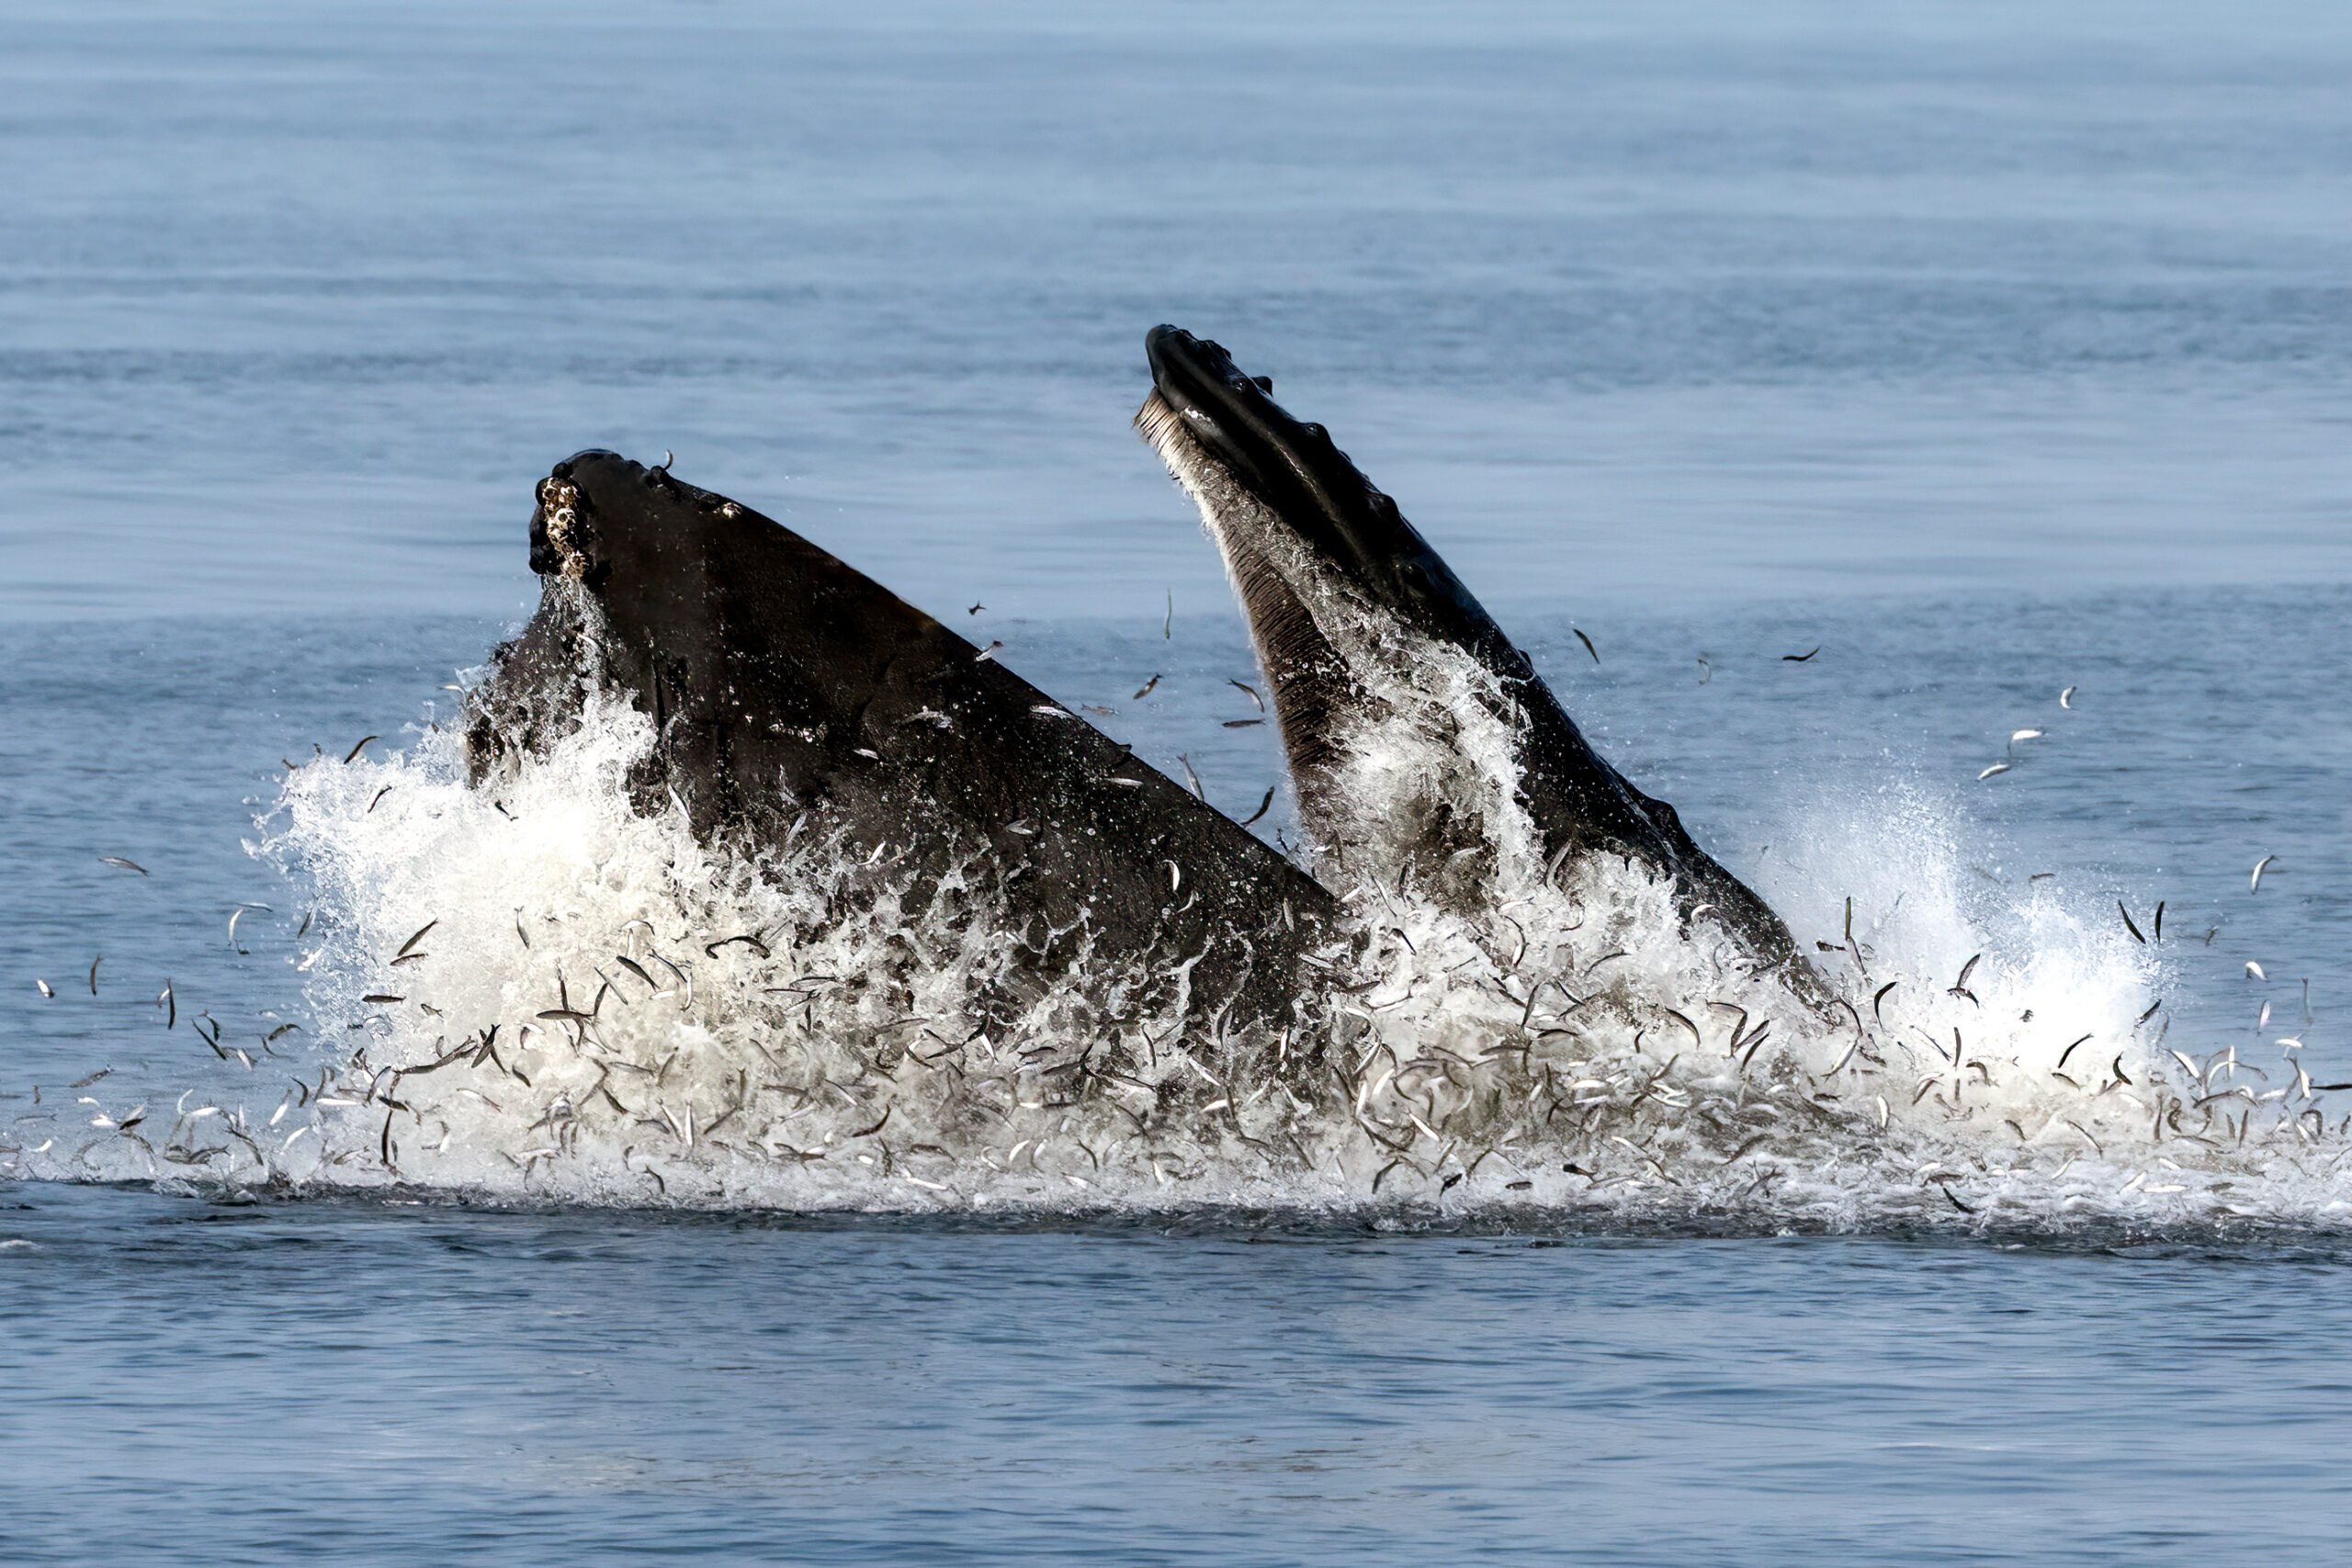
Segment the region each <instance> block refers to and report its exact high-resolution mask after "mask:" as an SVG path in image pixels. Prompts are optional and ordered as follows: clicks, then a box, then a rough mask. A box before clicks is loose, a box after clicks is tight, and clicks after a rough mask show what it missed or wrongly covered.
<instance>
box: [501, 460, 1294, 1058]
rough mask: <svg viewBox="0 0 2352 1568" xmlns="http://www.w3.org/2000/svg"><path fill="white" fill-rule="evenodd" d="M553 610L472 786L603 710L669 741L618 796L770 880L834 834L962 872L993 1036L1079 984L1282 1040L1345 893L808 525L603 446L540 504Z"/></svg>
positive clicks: (927, 872) (923, 887)
mask: <svg viewBox="0 0 2352 1568" xmlns="http://www.w3.org/2000/svg"><path fill="white" fill-rule="evenodd" d="M531 565H532V567H533V569H534V570H537V572H538V573H539V575H540V577H541V580H542V592H541V599H540V604H539V607H538V610H537V613H536V614H535V615H533V616H532V618H531V620H530V622H529V624H528V625H527V626H526V627H525V628H524V630H523V632H522V634H521V636H520V637H517V638H516V639H515V641H513V642H510V643H507V644H505V645H503V646H502V647H501V648H500V649H498V650H497V652H496V654H495V655H494V659H493V669H492V673H491V674H490V676H489V677H488V678H487V679H486V680H485V681H483V682H481V684H480V685H479V686H477V687H476V688H475V689H474V691H473V693H472V694H471V695H470V698H469V710H470V711H469V725H468V731H467V745H468V754H469V765H470V767H471V769H472V771H473V773H474V775H475V777H476V780H477V782H478V783H480V782H482V781H484V780H487V779H490V778H492V777H493V776H494V775H495V774H496V773H498V772H499V770H501V769H502V768H505V767H509V766H514V765H516V764H517V763H518V762H519V761H520V760H521V759H522V758H524V757H525V756H526V755H527V754H530V753H534V752H538V751H543V750H545V749H546V748H547V746H548V744H549V743H550V742H551V741H552V740H554V739H557V738H558V737H560V736H561V735H563V734H565V733H568V732H569V731H570V730H571V729H572V728H576V727H577V726H578V725H579V723H580V722H581V718H582V713H583V711H585V709H586V707H587V705H589V704H590V703H591V702H592V701H593V700H594V698H595V697H596V696H597V695H598V694H599V693H602V694H605V695H606V696H608V697H611V698H614V699H616V700H621V701H626V702H627V703H628V704H629V705H632V706H634V707H635V708H637V709H638V710H639V711H640V712H641V713H643V714H644V715H646V716H649V717H650V719H651V721H652V724H653V726H654V729H655V736H656V739H655V741H654V743H653V747H652V750H651V752H650V755H649V756H648V757H647V758H646V759H645V760H644V761H642V762H640V763H639V765H638V767H637V769H636V771H635V773H634V774H633V776H632V777H631V778H630V780H629V788H630V791H631V794H632V796H633V799H634V801H635V803H636V805H637V806H638V807H639V809H640V810H642V811H647V812H651V811H658V810H661V809H664V808H666V807H668V805H669V803H670V802H671V801H672V800H673V799H674V800H675V802H676V803H677V804H678V805H679V806H680V807H683V808H684V813H685V816H686V818H687V820H688V822H689V823H690V824H691V826H692V828H693V829H694V831H695V833H696V834H697V835H698V836H700V837H703V838H706V839H709V840H719V841H722V842H724V843H726V844H727V845H728V846H729V848H731V849H735V850H740V851H741V853H742V855H743V856H744V858H745V859H746V860H747V861H749V862H750V863H752V864H754V865H757V864H759V863H761V862H762V860H763V857H764V856H768V855H770V854H772V852H774V851H775V850H776V849H777V848H778V847H779V846H782V845H784V844H786V843H787V842H788V841H794V840H797V841H800V842H804V843H805V842H817V841H831V842H833V843H835V844H837V846H838V849H839V851H840V853H839V854H838V856H837V857H836V858H837V859H838V860H839V861H840V862H842V863H847V864H852V865H856V866H859V867H861V868H863V867H865V866H868V865H870V866H871V867H872V869H871V870H870V871H861V875H862V876H864V877H865V882H866V886H865V890H864V891H863V892H861V891H860V889H859V888H858V887H856V886H853V887H850V888H848V889H845V890H844V892H843V894H842V897H875V896H879V895H880V894H881V893H883V892H886V891H887V894H888V897H897V898H899V899H901V900H905V901H909V902H910V903H911V902H916V901H920V900H922V899H923V898H924V897H927V896H929V894H930V893H931V892H933V890H936V889H937V888H939V887H940V886H943V885H944V884H950V883H953V884H954V885H955V886H956V888H957V890H958V894H959V897H962V898H963V899H964V901H965V903H966V905H967V907H968V908H969V909H970V911H971V912H970V915H969V917H968V918H969V919H971V920H974V921H980V922H987V923H989V924H992V925H994V926H995V927H997V928H999V929H1000V930H1001V932H1002V933H1003V934H1004V935H1005V936H1006V937H1007V939H1008V940H1010V941H1011V942H1012V953H1011V954H1010V962H1009V963H1007V964H1002V965H998V966H996V967H994V968H993V969H992V970H991V973H993V974H995V975H997V976H999V977H1000V983H1001V985H1002V986H1003V987H1004V989H1003V994H1001V995H996V996H990V997H984V998H977V1000H978V1010H979V1011H980V1012H981V1013H982V1014H984V1015H990V1016H995V1017H998V1018H1000V1019H1001V1018H1003V1017H1005V1016H1006V1015H1008V1014H1010V1013H1012V1012H1015V1011H1018V1010H1021V1009H1022V1008H1023V1007H1024V1006H1025V1005H1026V1004H1027V1003H1028V1002H1029V1001H1030V1000H1032V999H1034V998H1035V997H1036V996H1038V995H1041V994H1043V993H1045V992H1046V990H1047V989H1049V988H1050V987H1053V986H1055V985H1056V984H1057V983H1061V982H1064V981H1067V980H1068V978H1069V976H1070V975H1071V974H1072V973H1073V972H1074V971H1078V970H1080V969H1083V970H1087V971H1091V972H1099V973H1100V974H1103V975H1104V976H1120V977H1121V978H1122V981H1123V982H1124V983H1125V986H1126V989H1125V991H1124V992H1123V993H1122V994H1123V995H1124V996H1125V1000H1126V1005H1127V1007H1128V1008H1129V1009H1130V1010H1133V1011H1136V1012H1150V1011H1165V1010H1178V1011H1182V1012H1183V1013H1186V1014H1188V1015H1193V1016H1204V1017H1205V1016H1214V1017H1216V1018H1219V1019H1230V1020H1231V1021H1236V1022H1239V1021H1256V1022H1261V1023H1270V1024H1271V1023H1278V1022H1280V1021H1283V1020H1284V1019H1286V1018H1287V1017H1288V1016H1289V1014H1290V1012H1291V1010H1292V1009H1293V1007H1294V1005H1295V998H1297V995H1298V987H1297V976H1298V974H1299V965H1300V964H1301V955H1302V954H1303V953H1306V952H1308V951H1309V950H1310V948H1311V947H1312V946H1313V945H1314V944H1315V943H1316V942H1318V941H1320V940H1322V939H1323V938H1324V936H1325V934H1326V928H1327V927H1328V926H1329V922H1330V917H1331V914H1332V910H1333V903H1332V900H1331V898H1330V897H1329V894H1327V893H1326V892H1325V891H1324V890H1323V888H1322V887H1320V886H1317V884H1316V883H1315V882H1314V881H1313V880H1312V879H1310V878H1309V877H1308V876H1307V875H1306V874H1304V873H1303V872H1301V871H1300V870H1299V869H1297V868H1296V867H1295V866H1294V865H1292V864H1291V863H1289V862H1287V861H1286V860H1284V859H1283V856H1281V855H1280V854H1278V853H1276V852H1275V851H1274V850H1272V848H1270V847H1269V846H1267V845H1266V844H1264V843H1262V842H1261V841H1260V840H1258V839H1257V838H1255V837H1254V836H1252V835H1251V834H1250V832H1249V831H1247V830H1246V829H1243V828H1241V827H1239V826H1238V824H1236V823H1234V822H1233V821H1231V820H1230V819H1229V818H1226V817H1224V816H1222V815H1221V814H1219V813H1218V812H1216V811H1215V810H1212V809H1211V808H1210V807H1207V806H1204V805H1203V804H1202V803H1201V802H1200V801H1199V800H1198V799H1196V798H1195V797H1194V796H1193V795H1191V794H1190V793H1188V792H1187V791H1186V790H1184V789H1183V788H1182V786H1180V785H1178V784H1175V783H1174V782H1173V781H1171V780H1170V779H1169V778H1167V777H1166V776H1165V775H1163V774H1162V773H1159V772H1158V771H1157V770H1155V769H1153V768H1151V767H1149V766H1148V765H1146V764H1145V763H1144V762H1143V761H1141V760H1140V759H1138V758H1136V756H1135V755H1134V754H1133V753H1132V752H1131V751H1130V750H1128V748H1126V747H1125V746H1123V745H1120V744H1118V743H1116V742H1114V741H1113V740H1112V739H1109V738H1108V737H1106V736H1104V735H1103V734H1102V733H1101V732H1100V731H1098V730H1096V729H1095V728H1092V727H1091V726H1090V725H1088V724H1087V723H1086V722H1084V721H1083V720H1082V719H1080V718H1079V717H1077V716H1073V715H1072V714H1071V713H1070V712H1069V710H1067V709H1065V708H1063V707H1062V706H1061V705H1059V704H1057V703H1055V702H1054V701H1053V700H1052V699H1051V698H1049V697H1047V696H1046V694H1044V693H1043V692H1041V691H1039V690H1038V689H1037V688H1036V687H1035V686H1033V685H1031V684H1030V683H1029V682H1026V681H1024V680H1023V679H1022V678H1021V677H1020V676H1018V675H1016V674H1015V673H1013V671H1011V670H1009V669H1007V668H1006V667H1005V665H1004V663H1003V662H1002V661H1001V660H999V659H997V658H995V657H993V651H994V650H993V649H981V648H977V647H975V646H974V645H973V644H971V643H970V642H968V641H967V640H966V639H965V638H963V637H958V636H957V635H956V633H954V632H952V631H950V630H949V629H948V628H947V627H946V626H943V625H941V624H940V623H939V622H938V621H936V620H934V619H933V618H932V617H931V616H930V615H925V614H924V613H923V612H922V611H921V610H918V609H916V608H915V607H914V606H913V605H911V604H908V603H907V602H906V601H904V600H902V599H900V598H899V597H898V596H897V595H896V594H894V593H892V592H889V591H888V589H886V588H884V587H883V586H882V585H881V584H879V583H877V582H876V581H874V580H873V579H871V578H869V577H866V576H865V575H864V574H863V573H861V572H859V571H857V570H855V569H854V568H852V567H850V566H849V565H847V564H845V563H844V562H842V561H841V560H840V559H838V558H835V557H833V556H831V555H830V554H828V553H827V552H826V551H824V550H822V549H820V548H819V547H817V546H815V545H813V544H811V543H809V541H808V540H806V539H803V538H801V537H800V536H798V535H797V534H795V533H793V532H792V531H791V530H789V529H787V528H786V527H784V526H783V525H780V524H778V523H775V522H774V521H772V520H770V519H769V518H766V517H763V516H761V515H760V514H759V513H755V512H752V510H750V509H749V508H747V507H744V506H741V505H740V504H738V503H737V502H732V501H729V500H727V499H726V498H724V497H722V496H718V495H715V494H712V493H710V492H709V491H702V490H697V489H695V487H694V486H692V485H689V484H686V483H684V482H683V481H681V480H679V479H673V478H672V477H671V476H670V474H669V473H668V472H667V471H666V469H663V468H645V467H643V466H640V465H639V464H637V463H634V462H630V461H628V459H626V458H623V457H617V456H616V455H615V454H613V453H610V452H601V451H589V452H582V453H580V454H578V455H577V456H575V457H571V458H570V459H568V460H566V461H564V462H561V463H559V464H557V465H556V466H555V468H554V470H553V472H552V473H550V474H549V475H548V478H547V479H544V480H542V481H541V482H540V484H539V487H538V505H537V510H536V511H535V513H533V515H532V520H531Z"/></svg>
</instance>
